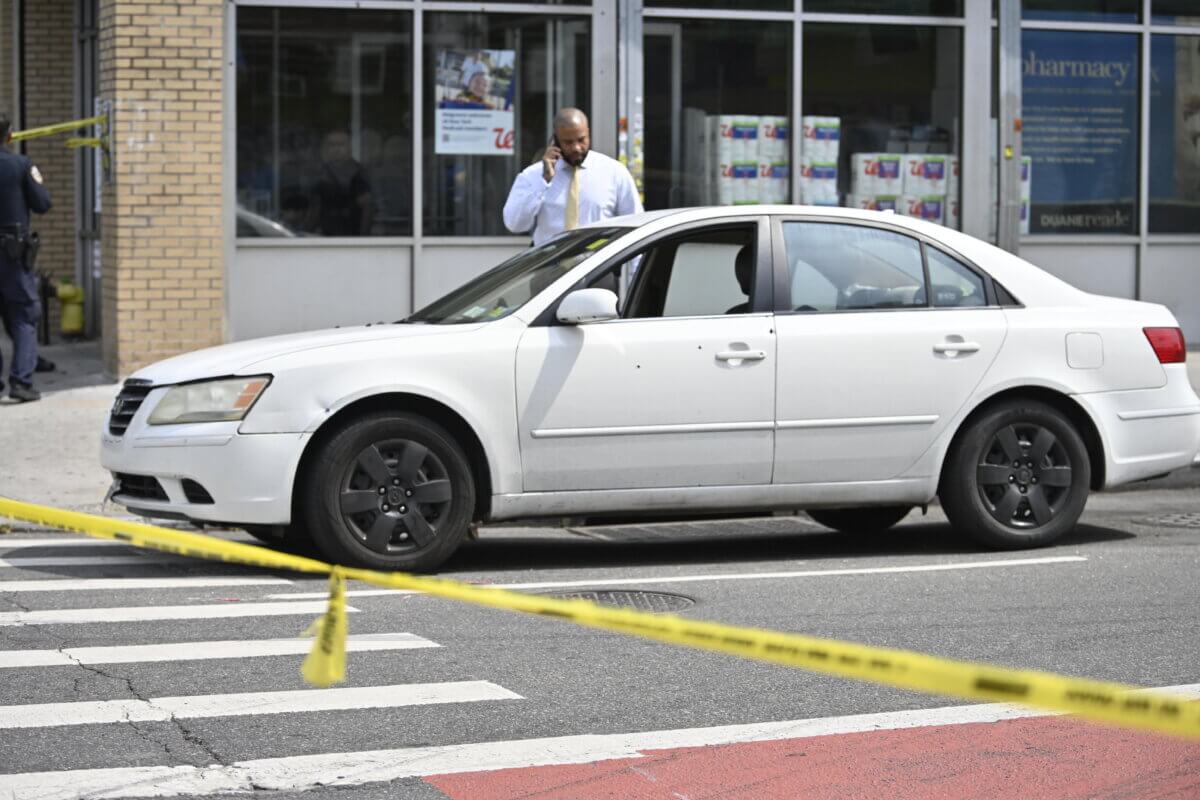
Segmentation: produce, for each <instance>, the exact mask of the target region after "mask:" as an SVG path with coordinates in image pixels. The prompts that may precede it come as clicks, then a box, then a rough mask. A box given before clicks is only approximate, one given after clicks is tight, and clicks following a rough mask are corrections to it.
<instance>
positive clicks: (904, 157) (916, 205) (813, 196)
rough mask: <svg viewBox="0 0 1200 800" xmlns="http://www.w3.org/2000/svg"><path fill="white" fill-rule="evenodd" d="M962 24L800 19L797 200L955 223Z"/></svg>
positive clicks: (953, 225)
mask: <svg viewBox="0 0 1200 800" xmlns="http://www.w3.org/2000/svg"><path fill="white" fill-rule="evenodd" d="M961 84H962V32H961V29H959V28H949V27H947V28H937V27H906V26H897V25H841V24H838V25H825V24H808V25H805V26H804V91H803V100H802V110H801V114H803V116H802V117H801V120H800V121H801V128H802V131H801V135H802V136H803V141H802V143H801V153H802V155H801V168H800V191H801V200H802V202H804V203H807V204H810V205H835V206H836V205H843V206H850V207H854V208H866V209H877V210H894V211H895V212H896V213H899V214H906V215H911V216H919V217H922V218H924V219H929V220H932V221H934V222H939V223H941V224H944V225H948V226H950V227H955V228H957V227H959V213H958V199H959V187H958V153H959V136H960V130H961V114H962V112H961V109H962V85H961Z"/></svg>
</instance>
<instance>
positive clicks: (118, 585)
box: [0, 575, 292, 594]
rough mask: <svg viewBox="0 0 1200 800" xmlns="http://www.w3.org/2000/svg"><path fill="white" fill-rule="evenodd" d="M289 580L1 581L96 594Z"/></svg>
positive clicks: (1, 586) (0, 586) (13, 588)
mask: <svg viewBox="0 0 1200 800" xmlns="http://www.w3.org/2000/svg"><path fill="white" fill-rule="evenodd" d="M291 583H292V581H290V580H288V579H287V578H271V577H267V576H262V577H256V578H251V577H238V576H231V575H230V576H220V575H213V576H211V577H208V576H205V577H186V578H52V579H49V580H30V581H0V594H3V593H4V592H94V591H100V590H105V591H114V590H115V591H122V590H132V589H201V588H204V587H206V586H275V585H279V584H284V585H291Z"/></svg>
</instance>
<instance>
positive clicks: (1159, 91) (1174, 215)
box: [1150, 36, 1200, 233]
mask: <svg viewBox="0 0 1200 800" xmlns="http://www.w3.org/2000/svg"><path fill="white" fill-rule="evenodd" d="M1153 42H1154V44H1153V45H1151V63H1152V64H1153V67H1154V69H1153V71H1152V73H1151V76H1150V230H1151V232H1153V233H1191V232H1193V231H1195V230H1196V229H1197V227H1198V226H1200V40H1198V39H1197V38H1196V37H1192V36H1178V37H1176V36H1155V37H1154V39H1153Z"/></svg>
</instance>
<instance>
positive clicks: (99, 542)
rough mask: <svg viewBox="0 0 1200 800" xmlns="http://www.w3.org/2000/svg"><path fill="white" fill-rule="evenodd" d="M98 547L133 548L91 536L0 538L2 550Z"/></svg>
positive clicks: (126, 544) (127, 544) (111, 540)
mask: <svg viewBox="0 0 1200 800" xmlns="http://www.w3.org/2000/svg"><path fill="white" fill-rule="evenodd" d="M84 545H88V546H90V545H96V546H97V547H105V546H110V547H112V546H117V547H132V546H133V545H131V544H129V542H118V541H116V540H114V539H93V538H92V537H90V536H72V535H68V534H63V535H62V536H50V537H45V538H41V539H18V538H17V537H15V536H0V550H17V549H19V548H22V547H81V546H84Z"/></svg>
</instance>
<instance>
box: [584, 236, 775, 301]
mask: <svg viewBox="0 0 1200 800" xmlns="http://www.w3.org/2000/svg"><path fill="white" fill-rule="evenodd" d="M756 232H757V223H755V224H751V225H738V226H732V227H729V228H721V229H718V230H711V229H708V230H705V231H702V232H697V233H693V234H685V235H683V236H675V237H671V238H669V239H666V240H660V241H658V242H655V243H654V244H653V245H652V246H650V247H648V248H646V249H644V250H641V251H639V252H638V254H637V255H635V256H633V257H632V258H630V259H627V260H626V262H624V263H623V264H620V265H617V266H616V267H615V268H614V269H612V270H608V271H606V273H605V274H604V275H601V276H598V277H597V278H595V279H594V280H593V281H592V285H595V286H602V285H606V284H605V282H606V281H608V282H610V283H611V282H612V281H613V280H614V276H616V275H620V274H622V273H623V274H624V275H625V276H626V277H625V283H626V284H628V285H629V286H630V291H629V292H628V297H622V305H621V308H622V314H621V316H623V317H627V318H643V319H644V318H648V317H701V316H720V315H725V314H747V313H749V312H750V309H751V295H752V292H753V290H754V272H755V265H756V263H757V261H756V251H755V239H756Z"/></svg>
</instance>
